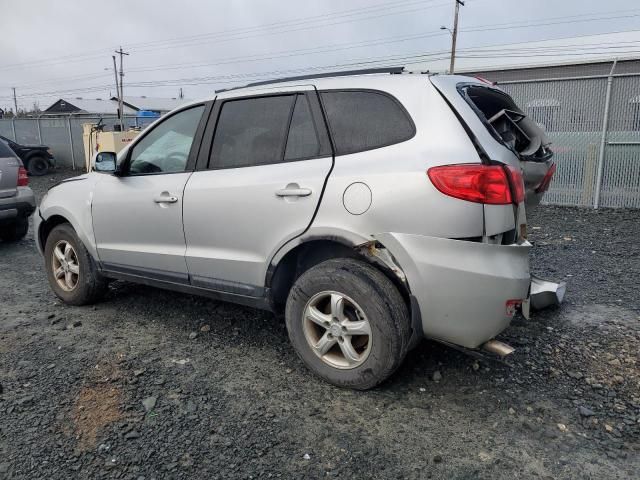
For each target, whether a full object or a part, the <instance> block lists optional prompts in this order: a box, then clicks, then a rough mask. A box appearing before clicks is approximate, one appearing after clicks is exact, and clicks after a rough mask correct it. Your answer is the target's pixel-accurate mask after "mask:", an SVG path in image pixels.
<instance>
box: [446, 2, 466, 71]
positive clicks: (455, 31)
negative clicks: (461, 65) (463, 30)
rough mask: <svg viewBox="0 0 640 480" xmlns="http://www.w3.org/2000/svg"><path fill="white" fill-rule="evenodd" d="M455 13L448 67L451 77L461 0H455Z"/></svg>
mask: <svg viewBox="0 0 640 480" xmlns="http://www.w3.org/2000/svg"><path fill="white" fill-rule="evenodd" d="M455 3H456V11H455V14H454V16H453V32H452V33H451V64H450V65H449V73H450V74H451V75H453V74H454V73H455V64H456V40H457V38H458V13H459V11H460V5H462V6H463V7H464V2H463V1H462V0H455Z"/></svg>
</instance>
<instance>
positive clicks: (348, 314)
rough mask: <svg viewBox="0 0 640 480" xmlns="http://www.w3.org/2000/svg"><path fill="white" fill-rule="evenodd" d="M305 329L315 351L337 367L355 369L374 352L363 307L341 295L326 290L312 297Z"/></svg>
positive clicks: (305, 310) (304, 319) (305, 315)
mask: <svg viewBox="0 0 640 480" xmlns="http://www.w3.org/2000/svg"><path fill="white" fill-rule="evenodd" d="M303 327H304V328H303V329H304V336H305V339H306V340H307V343H308V344H309V346H310V347H311V349H312V350H313V352H314V353H315V354H316V355H317V356H318V357H320V359H321V360H322V361H323V362H325V363H326V364H328V365H330V366H332V367H334V368H340V369H351V368H356V367H358V366H359V365H362V364H363V363H364V361H365V360H366V359H367V357H368V356H369V353H370V351H371V343H372V335H371V325H370V324H369V320H368V319H367V316H366V314H365V313H364V310H363V309H362V308H361V307H360V305H358V304H357V303H356V302H355V301H354V300H352V299H351V298H349V297H348V296H346V295H344V294H342V293H339V292H335V291H325V292H320V293H317V294H316V295H314V296H313V297H311V299H310V300H309V301H308V302H307V305H306V306H305V309H304V318H303Z"/></svg>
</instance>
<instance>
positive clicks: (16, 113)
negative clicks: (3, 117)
mask: <svg viewBox="0 0 640 480" xmlns="http://www.w3.org/2000/svg"><path fill="white" fill-rule="evenodd" d="M13 106H14V107H15V109H16V111H15V114H14V115H13V116H14V117H17V116H18V99H17V98H16V87H13Z"/></svg>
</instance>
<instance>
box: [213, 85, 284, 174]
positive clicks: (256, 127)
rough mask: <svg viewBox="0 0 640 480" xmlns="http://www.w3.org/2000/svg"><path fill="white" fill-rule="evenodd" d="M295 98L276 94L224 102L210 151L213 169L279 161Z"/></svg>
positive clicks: (281, 157) (281, 156)
mask: <svg viewBox="0 0 640 480" xmlns="http://www.w3.org/2000/svg"><path fill="white" fill-rule="evenodd" d="M295 99H296V95H280V96H274V97H255V98H245V99H239V100H228V101H226V102H224V103H223V104H222V108H221V110H220V115H219V117H218V124H217V128H216V133H215V137H214V140H213V148H212V150H211V159H212V166H213V168H238V167H249V166H252V165H267V164H271V163H278V162H281V161H282V159H283V152H284V148H285V142H286V139H287V130H288V128H289V120H290V118H291V114H292V108H293V105H294V101H295Z"/></svg>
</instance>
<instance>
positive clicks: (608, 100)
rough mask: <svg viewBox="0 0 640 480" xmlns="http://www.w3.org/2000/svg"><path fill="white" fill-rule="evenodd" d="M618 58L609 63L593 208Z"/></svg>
mask: <svg viewBox="0 0 640 480" xmlns="http://www.w3.org/2000/svg"><path fill="white" fill-rule="evenodd" d="M617 63H618V59H617V58H616V59H615V60H614V61H613V65H611V72H609V76H608V77H607V93H606V94H605V100H604V116H603V117H602V137H601V138H600V151H599V152H598V176H597V177H596V193H595V195H594V196H593V208H598V207H599V206H600V191H601V189H602V175H603V173H604V151H605V147H606V144H607V129H608V128H609V111H610V109H611V85H612V84H613V72H614V71H615V69H616V64H617Z"/></svg>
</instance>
